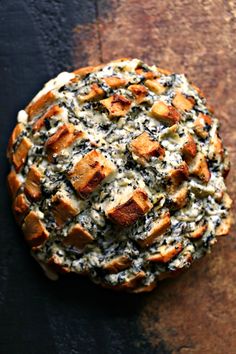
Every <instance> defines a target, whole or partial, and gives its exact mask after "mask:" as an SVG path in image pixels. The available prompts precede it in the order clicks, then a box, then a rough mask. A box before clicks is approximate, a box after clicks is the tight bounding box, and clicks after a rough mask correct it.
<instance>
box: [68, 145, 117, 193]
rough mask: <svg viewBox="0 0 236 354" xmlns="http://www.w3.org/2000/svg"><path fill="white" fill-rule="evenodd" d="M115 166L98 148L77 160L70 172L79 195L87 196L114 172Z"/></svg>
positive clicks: (69, 176)
mask: <svg viewBox="0 0 236 354" xmlns="http://www.w3.org/2000/svg"><path fill="white" fill-rule="evenodd" d="M114 169H115V168H114V166H113V165H112V164H111V163H110V162H109V161H108V160H107V159H106V158H105V157H104V156H103V155H102V154H101V153H100V152H99V151H97V150H93V151H91V152H89V153H88V154H86V155H85V156H83V157H82V159H81V160H80V161H79V162H77V164H76V165H75V166H74V168H73V170H72V171H70V172H69V173H68V178H69V179H70V181H71V183H72V185H73V187H74V188H75V190H76V191H77V193H78V195H79V196H80V197H81V198H83V199H85V198H87V197H88V196H89V195H90V194H91V193H92V192H93V191H94V190H95V189H96V188H97V187H98V186H99V185H100V184H101V183H102V181H103V180H104V179H105V178H107V177H108V176H109V175H110V174H111V173H112V172H114Z"/></svg>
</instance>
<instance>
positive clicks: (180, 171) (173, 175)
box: [167, 162, 189, 192]
mask: <svg viewBox="0 0 236 354" xmlns="http://www.w3.org/2000/svg"><path fill="white" fill-rule="evenodd" d="M188 176H189V168H188V165H187V164H186V162H183V163H182V164H181V165H179V166H178V167H177V168H174V169H173V170H171V171H170V172H169V173H168V176H167V178H168V180H169V181H170V182H171V185H170V186H169V189H170V191H174V192H175V191H176V187H178V186H179V185H180V184H181V183H182V182H183V181H185V180H186V179H188Z"/></svg>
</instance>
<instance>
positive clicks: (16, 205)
mask: <svg viewBox="0 0 236 354" xmlns="http://www.w3.org/2000/svg"><path fill="white" fill-rule="evenodd" d="M12 209H13V213H14V216H15V219H16V221H17V222H18V224H21V222H22V221H23V219H24V217H25V215H26V214H27V212H28V211H29V202H28V200H27V199H26V197H25V195H24V194H23V193H21V194H18V196H17V197H16V198H15V200H14V202H13V204H12Z"/></svg>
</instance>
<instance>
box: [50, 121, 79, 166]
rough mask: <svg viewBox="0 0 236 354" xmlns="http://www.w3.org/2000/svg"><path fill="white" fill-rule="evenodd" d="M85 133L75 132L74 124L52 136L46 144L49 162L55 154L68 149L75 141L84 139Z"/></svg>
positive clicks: (65, 125) (64, 126)
mask: <svg viewBox="0 0 236 354" xmlns="http://www.w3.org/2000/svg"><path fill="white" fill-rule="evenodd" d="M83 136H84V133H83V132H81V131H77V130H75V128H74V126H73V124H64V125H62V126H61V127H60V128H58V130H57V131H56V133H55V134H53V135H52V136H50V138H48V140H47V141H46V142H45V145H44V146H45V148H46V150H47V153H48V159H49V161H50V160H51V159H52V158H53V155H54V154H58V153H60V152H61V151H62V150H63V149H65V148H67V147H68V146H70V145H71V144H73V143H74V141H75V140H77V139H79V138H82V137H83Z"/></svg>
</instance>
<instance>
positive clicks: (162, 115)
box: [150, 101, 180, 126]
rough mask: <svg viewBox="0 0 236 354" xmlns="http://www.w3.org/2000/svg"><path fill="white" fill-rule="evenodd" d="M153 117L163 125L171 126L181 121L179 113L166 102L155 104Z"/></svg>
mask: <svg viewBox="0 0 236 354" xmlns="http://www.w3.org/2000/svg"><path fill="white" fill-rule="evenodd" d="M150 113H151V116H152V117H154V118H155V119H157V120H158V121H160V122H161V123H162V124H164V125H167V126H171V125H174V124H176V123H178V122H179V121H180V114H179V112H178V111H177V110H176V109H175V108H174V107H173V106H170V105H167V104H166V103H165V102H162V101H158V102H155V103H154V104H153V106H152V108H151V111H150Z"/></svg>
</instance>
